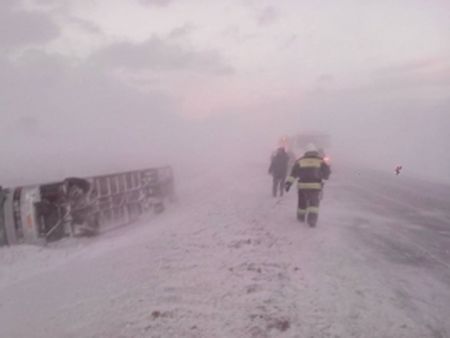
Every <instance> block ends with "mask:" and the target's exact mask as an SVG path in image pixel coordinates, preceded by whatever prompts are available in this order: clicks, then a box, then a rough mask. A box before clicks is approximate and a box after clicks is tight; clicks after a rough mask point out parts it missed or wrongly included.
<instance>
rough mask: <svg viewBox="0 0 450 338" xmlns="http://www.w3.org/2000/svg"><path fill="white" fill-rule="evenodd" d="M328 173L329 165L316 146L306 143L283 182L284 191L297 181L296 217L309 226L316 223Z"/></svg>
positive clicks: (329, 172)
mask: <svg viewBox="0 0 450 338" xmlns="http://www.w3.org/2000/svg"><path fill="white" fill-rule="evenodd" d="M330 174H331V170H330V166H329V165H328V164H327V163H326V162H325V161H324V159H323V158H322V157H321V156H320V154H319V152H318V150H317V148H316V147H315V146H314V145H313V144H308V146H307V147H306V152H305V154H304V155H303V157H301V158H300V159H298V160H297V162H296V163H295V164H294V166H293V167H292V171H291V175H290V176H289V177H288V179H287V181H286V184H285V189H286V191H289V189H290V187H291V185H292V184H293V183H295V182H298V209H297V219H298V220H299V221H300V222H305V221H307V222H308V224H309V225H310V226H311V227H314V226H315V225H316V224H317V219H318V216H319V204H320V195H321V191H322V187H323V180H327V179H328V178H329V177H330Z"/></svg>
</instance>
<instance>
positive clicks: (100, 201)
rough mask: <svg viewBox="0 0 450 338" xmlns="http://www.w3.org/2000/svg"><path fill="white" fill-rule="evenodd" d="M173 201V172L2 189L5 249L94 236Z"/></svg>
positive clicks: (0, 223) (0, 225) (0, 228)
mask: <svg viewBox="0 0 450 338" xmlns="http://www.w3.org/2000/svg"><path fill="white" fill-rule="evenodd" d="M173 198H174V180H173V173H172V169H171V168H170V167H162V168H152V169H144V170H136V171H128V172H123V173H115V174H110V175H102V176H95V177H88V178H76V177H71V178H67V179H65V180H63V181H59V182H52V183H46V184H40V185H31V186H23V187H14V188H10V189H1V190H0V245H12V244H20V243H28V244H44V243H47V242H49V241H54V240H58V239H60V238H63V237H66V236H79V235H95V234H97V233H98V232H99V231H100V230H102V229H105V228H108V227H112V226H119V225H124V224H128V223H131V222H133V221H135V220H136V219H137V218H138V217H139V216H140V215H141V214H142V213H144V212H147V211H154V212H156V213H160V212H162V211H163V210H164V205H165V202H166V201H167V200H173Z"/></svg>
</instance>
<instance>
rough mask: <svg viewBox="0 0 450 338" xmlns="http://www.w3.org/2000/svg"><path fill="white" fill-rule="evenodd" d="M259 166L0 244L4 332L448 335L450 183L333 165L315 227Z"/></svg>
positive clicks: (47, 334)
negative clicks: (119, 214)
mask: <svg viewBox="0 0 450 338" xmlns="http://www.w3.org/2000/svg"><path fill="white" fill-rule="evenodd" d="M265 169H266V168H265V166H261V167H259V166H257V165H248V166H246V167H244V168H237V169H233V170H228V171H226V170H223V172H217V173H215V174H211V175H209V176H208V177H206V178H200V177H196V178H195V179H194V178H192V179H189V180H187V181H186V182H180V179H178V182H179V183H180V188H179V195H180V196H179V197H180V202H179V203H178V205H176V206H174V207H172V208H171V209H169V212H167V213H165V214H163V215H160V216H158V217H156V218H149V219H148V220H145V221H142V222H141V223H140V224H136V225H133V226H130V227H127V228H122V229H119V230H117V231H111V232H108V233H106V234H104V235H103V236H100V237H98V238H96V239H88V240H82V241H72V240H68V241H65V242H61V243H56V244H55V245H53V246H50V247H48V248H35V247H15V248H7V249H1V250H0V337H11V338H12V337H21V338H22V337H208V338H209V337H450V322H449V321H448V318H450V210H449V208H448V206H449V205H450V188H449V187H444V188H442V187H440V186H438V185H434V184H429V183H423V182H420V181H413V180H410V179H407V178H403V177H401V176H400V177H394V176H389V175H383V174H378V173H369V172H350V171H344V170H343V169H341V170H336V172H335V173H334V174H333V176H332V180H331V182H329V183H328V185H327V187H326V191H325V199H324V201H323V204H322V211H321V215H320V220H319V225H318V227H317V228H315V229H309V228H308V227H306V226H305V225H303V224H299V223H297V221H296V220H295V202H296V197H295V194H294V193H292V192H291V193H290V194H289V195H287V196H285V197H284V199H282V200H281V202H279V203H277V200H274V199H272V198H271V197H270V196H269V191H270V179H269V177H267V176H264V175H261V176H254V175H252V174H254V173H255V172H259V171H260V172H261V173H264V171H265Z"/></svg>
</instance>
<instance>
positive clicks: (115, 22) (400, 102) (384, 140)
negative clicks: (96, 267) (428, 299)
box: [0, 0, 450, 186]
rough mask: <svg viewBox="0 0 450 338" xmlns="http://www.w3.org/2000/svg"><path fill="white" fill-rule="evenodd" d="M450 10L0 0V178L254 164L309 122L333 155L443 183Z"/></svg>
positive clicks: (352, 4) (449, 160)
mask: <svg viewBox="0 0 450 338" xmlns="http://www.w3.org/2000/svg"><path fill="white" fill-rule="evenodd" d="M449 15H450V3H449V2H447V1H443V0H442V1H434V2H433V3H432V4H430V3H429V2H424V1H419V0H412V1H406V0H401V1H396V2H395V3H393V2H391V1H387V0H384V1H378V2H376V3H374V2H369V1H356V0H353V1H342V2H339V4H338V3H331V2H309V1H285V2H283V3H279V2H277V1H251V0H250V1H244V0H235V1H230V2H227V3H223V2H219V1H217V2H206V1H200V0H197V1H184V0H134V1H128V2H126V3H125V2H123V1H119V0H111V1H106V0H81V1H71V0H64V1H61V0H27V1H12V0H6V1H2V2H1V3H0V27H1V29H0V89H1V93H2V94H1V95H0V116H1V120H2V122H1V123H0V133H1V135H2V137H3V140H4V141H3V142H2V144H1V145H0V156H1V158H2V162H3V166H2V170H1V175H0V185H4V186H12V185H21V184H30V183H39V182H46V181H48V180H53V179H60V178H62V177H67V176H73V175H78V174H79V175H97V174H103V173H108V172H114V171H121V170H129V169H135V168H142V167H146V166H152V165H155V166H158V165H164V164H172V165H174V166H181V167H182V166H183V165H187V164H189V165H192V166H193V167H195V166H196V165H198V166H199V167H200V168H201V167H202V166H205V170H206V168H207V167H206V166H207V165H208V164H209V163H211V166H213V165H214V163H215V161H220V159H222V160H223V161H226V160H227V159H230V161H235V162H236V163H238V161H239V160H243V159H248V158H249V156H254V157H255V158H254V160H255V161H261V162H264V161H268V156H269V154H270V152H271V151H272V149H273V148H274V147H275V146H276V145H277V141H278V139H279V138H280V137H281V136H283V135H294V134H298V133H301V132H305V131H306V132H307V131H311V130H313V131H320V132H324V133H328V134H329V135H330V136H331V139H332V148H331V149H330V153H331V154H332V156H333V159H334V160H335V161H336V163H337V164H345V163H346V161H350V162H351V163H354V165H356V166H358V165H361V167H363V166H364V167H367V166H369V167H372V168H375V169H378V170H383V171H386V172H388V171H392V170H393V167H394V166H395V165H396V164H402V165H403V167H404V172H405V174H408V175H413V176H417V177H423V178H427V179H431V180H434V181H442V182H450V154H449V152H448V151H447V147H448V145H450V136H449V135H450V133H449V129H450V127H449V126H450V21H449V20H448V17H449ZM350 162H349V163H350ZM232 163H234V162H232ZM261 174H265V172H262V173H261Z"/></svg>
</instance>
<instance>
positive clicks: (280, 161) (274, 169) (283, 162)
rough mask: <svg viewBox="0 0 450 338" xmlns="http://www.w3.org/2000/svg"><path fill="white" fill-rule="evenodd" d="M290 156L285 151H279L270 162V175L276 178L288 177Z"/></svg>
mask: <svg viewBox="0 0 450 338" xmlns="http://www.w3.org/2000/svg"><path fill="white" fill-rule="evenodd" d="M288 163H289V155H288V154H287V153H286V152H285V151H284V150H278V151H277V153H276V154H275V156H274V157H272V160H271V161H270V168H269V173H270V174H271V175H272V176H273V177H276V178H283V177H286V175H287V171H288Z"/></svg>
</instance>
